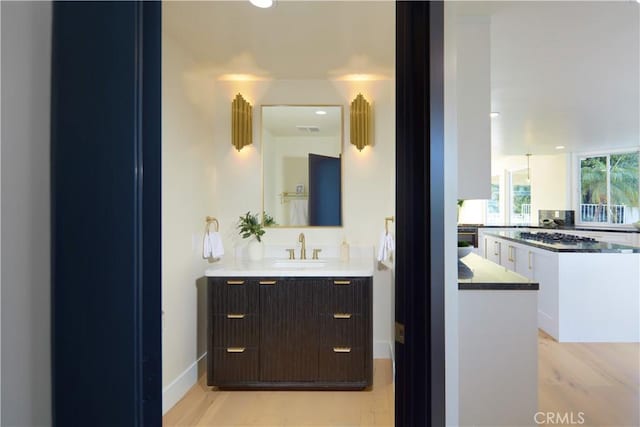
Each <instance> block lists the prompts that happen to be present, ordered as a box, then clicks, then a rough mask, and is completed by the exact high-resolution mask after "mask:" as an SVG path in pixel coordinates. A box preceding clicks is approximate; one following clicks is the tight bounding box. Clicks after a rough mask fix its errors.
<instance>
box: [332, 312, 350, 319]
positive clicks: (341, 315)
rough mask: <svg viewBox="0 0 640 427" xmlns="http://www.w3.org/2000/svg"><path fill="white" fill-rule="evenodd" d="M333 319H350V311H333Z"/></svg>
mask: <svg viewBox="0 0 640 427" xmlns="http://www.w3.org/2000/svg"><path fill="white" fill-rule="evenodd" d="M333 318H334V319H351V313H333Z"/></svg>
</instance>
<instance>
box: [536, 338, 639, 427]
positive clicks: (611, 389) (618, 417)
mask: <svg viewBox="0 0 640 427" xmlns="http://www.w3.org/2000/svg"><path fill="white" fill-rule="evenodd" d="M538 343H539V345H538V407H539V408H540V411H543V412H556V413H561V414H565V413H569V414H571V413H573V414H574V421H579V418H578V416H579V414H578V413H579V412H583V413H584V415H583V418H584V420H585V422H584V424H582V425H583V426H597V427H604V426H615V427H623V426H624V427H637V426H640V344H637V343H634V344H615V343H557V342H556V341H555V340H554V339H553V338H551V337H550V336H549V335H547V334H545V333H543V332H541V333H540V334H539V336H538ZM546 425H562V424H553V423H551V424H546ZM563 425H565V426H566V425H568V423H567V422H565V423H564V424H563Z"/></svg>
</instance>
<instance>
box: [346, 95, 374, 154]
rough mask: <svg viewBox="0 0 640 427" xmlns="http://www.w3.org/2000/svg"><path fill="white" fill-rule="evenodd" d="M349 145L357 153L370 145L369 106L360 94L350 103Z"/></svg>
mask: <svg viewBox="0 0 640 427" xmlns="http://www.w3.org/2000/svg"><path fill="white" fill-rule="evenodd" d="M350 117H351V143H352V144H353V145H355V146H356V147H357V148H358V150H359V151H362V149H363V148H364V147H366V146H368V145H371V104H369V102H367V100H366V99H364V96H362V94H361V93H359V94H358V96H356V98H355V99H354V100H353V102H351V116H350Z"/></svg>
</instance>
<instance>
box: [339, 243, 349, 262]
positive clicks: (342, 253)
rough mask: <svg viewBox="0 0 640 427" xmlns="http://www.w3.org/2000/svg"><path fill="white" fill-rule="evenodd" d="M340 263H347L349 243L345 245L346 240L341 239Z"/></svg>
mask: <svg viewBox="0 0 640 427" xmlns="http://www.w3.org/2000/svg"><path fill="white" fill-rule="evenodd" d="M340 261H342V262H349V243H347V239H346V238H343V239H342V244H341V245H340Z"/></svg>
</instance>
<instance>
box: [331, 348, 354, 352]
mask: <svg viewBox="0 0 640 427" xmlns="http://www.w3.org/2000/svg"><path fill="white" fill-rule="evenodd" d="M333 352H334V353H351V347H333Z"/></svg>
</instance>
